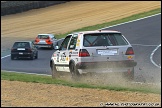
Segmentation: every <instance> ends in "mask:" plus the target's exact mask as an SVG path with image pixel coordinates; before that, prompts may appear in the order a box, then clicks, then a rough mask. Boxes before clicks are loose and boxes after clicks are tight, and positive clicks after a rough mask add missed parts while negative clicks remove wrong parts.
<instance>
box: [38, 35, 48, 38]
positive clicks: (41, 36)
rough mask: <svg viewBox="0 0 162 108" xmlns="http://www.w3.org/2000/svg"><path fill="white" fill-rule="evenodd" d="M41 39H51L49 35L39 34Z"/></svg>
mask: <svg viewBox="0 0 162 108" xmlns="http://www.w3.org/2000/svg"><path fill="white" fill-rule="evenodd" d="M38 38H39V39H49V36H48V35H38Z"/></svg>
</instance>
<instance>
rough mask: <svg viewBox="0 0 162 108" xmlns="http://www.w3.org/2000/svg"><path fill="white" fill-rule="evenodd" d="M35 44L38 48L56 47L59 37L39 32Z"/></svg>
mask: <svg viewBox="0 0 162 108" xmlns="http://www.w3.org/2000/svg"><path fill="white" fill-rule="evenodd" d="M34 44H35V46H36V47H38V48H50V49H55V46H56V45H57V39H56V38H55V36H54V35H53V34H38V36H37V37H36V39H35V41H34Z"/></svg>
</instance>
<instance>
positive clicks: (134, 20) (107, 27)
mask: <svg viewBox="0 0 162 108" xmlns="http://www.w3.org/2000/svg"><path fill="white" fill-rule="evenodd" d="M160 14H161V13H158V14H155V15H151V16H147V17H144V18H140V19H136V20H132V21H128V22H124V23H120V24H116V25H112V26H109V27H105V28H101V29H99V30H102V29H106V28H110V27H115V26H119V25H122V24H127V23H131V22H135V21H139V20H142V19H146V18H150V17H153V16H157V15H160Z"/></svg>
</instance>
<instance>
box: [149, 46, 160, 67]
mask: <svg viewBox="0 0 162 108" xmlns="http://www.w3.org/2000/svg"><path fill="white" fill-rule="evenodd" d="M159 47H161V44H160V45H158V46H157V47H156V48H155V49H154V50H153V51H152V53H151V55H150V60H151V62H152V63H153V64H154V65H155V66H156V67H158V68H160V69H161V66H160V65H157V64H156V63H155V62H154V61H153V55H154V53H155V51H156V50H157V49H158V48H159Z"/></svg>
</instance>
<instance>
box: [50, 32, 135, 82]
mask: <svg viewBox="0 0 162 108" xmlns="http://www.w3.org/2000/svg"><path fill="white" fill-rule="evenodd" d="M136 65H137V62H135V55H134V51H133V48H132V46H131V44H130V43H129V42H128V40H127V39H126V38H125V37H124V36H123V35H122V33H121V32H119V31H112V30H95V31H83V32H74V33H71V34H69V35H67V36H66V38H65V39H64V41H63V42H62V44H61V46H60V47H59V49H58V50H57V51H55V52H54V53H53V54H52V57H51V60H50V67H51V71H52V77H53V78H55V77H58V73H59V72H61V71H66V72H70V73H71V76H72V78H78V77H79V76H80V75H81V74H83V73H88V72H91V73H121V72H122V74H123V75H125V76H127V77H128V78H130V79H133V78H134V67H135V66H136Z"/></svg>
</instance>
